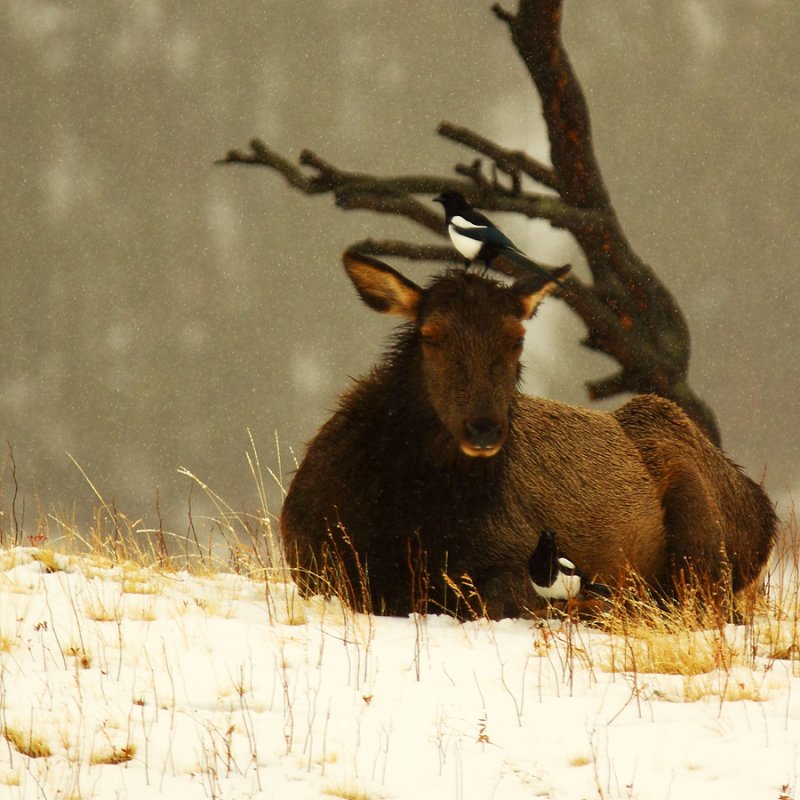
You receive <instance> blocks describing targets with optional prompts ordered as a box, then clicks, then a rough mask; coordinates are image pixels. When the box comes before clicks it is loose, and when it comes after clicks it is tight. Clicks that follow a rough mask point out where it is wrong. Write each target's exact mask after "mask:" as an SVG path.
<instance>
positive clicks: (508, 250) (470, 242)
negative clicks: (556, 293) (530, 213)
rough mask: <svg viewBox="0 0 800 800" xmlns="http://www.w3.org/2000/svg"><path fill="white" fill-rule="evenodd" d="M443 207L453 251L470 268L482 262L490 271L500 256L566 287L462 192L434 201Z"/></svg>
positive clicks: (451, 193) (440, 197)
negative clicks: (472, 204) (493, 262)
mask: <svg viewBox="0 0 800 800" xmlns="http://www.w3.org/2000/svg"><path fill="white" fill-rule="evenodd" d="M433 199H434V202H436V203H441V204H442V205H443V206H444V216H445V222H446V223H447V232H448V234H449V235H450V241H451V242H452V243H453V247H455V249H456V250H458V252H459V253H460V254H461V255H462V256H463V257H464V259H465V260H466V262H467V266H469V265H470V264H472V262H473V261H476V260H477V259H480V260H482V261H483V262H484V264H486V266H487V267H491V266H492V261H494V259H495V258H498V257H499V256H503V257H505V258H508V259H510V260H511V261H514V262H515V263H516V264H519V265H520V266H524V267H527V268H529V269H532V270H534V271H536V272H538V273H539V274H541V275H542V276H543V277H546V278H547V280H548V282H550V281H555V283H557V284H558V285H559V286H562V285H563V284H562V283H561V281H559V280H558V278H556V277H555V276H554V275H552V274H550V273H549V272H548V271H547V270H546V269H544V268H543V267H541V266H540V265H539V264H537V263H536V262H534V261H531V260H530V259H529V258H528V257H527V256H526V255H525V254H524V253H523V252H522V251H521V250H520V249H519V248H518V247H517V246H516V245H515V244H514V242H512V241H511V239H509V238H508V236H506V235H505V234H504V233H503V232H502V231H501V230H500V229H499V228H498V227H497V225H495V224H494V223H493V222H492V221H491V220H490V219H489V218H488V217H487V216H485V215H484V214H481V212H480V211H478V210H477V209H475V208H473V207H472V206H471V205H470V204H469V203H468V202H467V200H466V199H465V198H464V196H463V195H462V194H461V193H460V192H455V191H447V192H443V193H442V194H440V195H439V196H438V197H434V198H433Z"/></svg>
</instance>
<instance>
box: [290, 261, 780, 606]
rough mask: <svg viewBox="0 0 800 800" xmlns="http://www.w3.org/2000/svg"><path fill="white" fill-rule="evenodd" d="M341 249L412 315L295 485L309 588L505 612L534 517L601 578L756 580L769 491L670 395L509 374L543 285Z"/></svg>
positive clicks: (735, 583)
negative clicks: (569, 389)
mask: <svg viewBox="0 0 800 800" xmlns="http://www.w3.org/2000/svg"><path fill="white" fill-rule="evenodd" d="M344 262H345V267H346V269H347V271H348V274H349V275H350V278H351V280H352V281H353V283H354V285H355V286H356V289H357V290H358V292H359V294H360V295H361V297H362V299H363V300H364V301H365V302H366V303H367V304H368V305H370V306H371V307H372V308H374V309H376V310H378V311H382V312H386V313H395V314H399V315H401V316H404V317H405V318H406V319H407V320H408V322H409V324H408V325H406V326H404V327H403V328H402V329H400V331H399V332H398V334H397V336H396V338H395V341H394V344H393V347H392V348H391V349H390V351H389V352H388V353H387V355H386V356H385V358H384V360H383V361H382V363H380V364H379V365H378V366H377V367H375V368H374V369H373V371H372V372H371V373H370V374H369V375H367V376H366V377H364V378H362V379H360V380H359V381H357V382H356V383H355V385H354V386H353V388H352V389H351V390H350V391H349V392H347V393H346V394H345V395H344V396H343V398H342V400H341V405H340V408H339V410H338V411H337V412H336V413H335V414H334V416H333V417H332V418H331V419H330V420H329V421H328V422H327V423H326V424H325V425H324V426H323V427H322V429H321V430H320V431H319V433H318V434H317V436H316V437H315V438H314V439H313V440H312V442H311V443H310V445H309V446H308V449H307V452H306V454H305V457H304V459H303V461H302V463H301V465H300V467H299V470H298V472H297V474H296V475H295V477H294V480H293V482H292V484H291V487H290V489H289V492H288V495H287V497H286V500H285V502H284V506H283V511H282V515H281V534H282V540H283V546H284V552H285V555H286V557H287V559H288V561H289V563H290V565H291V566H292V568H293V569H294V574H295V578H296V580H297V581H298V583H299V584H300V586H301V589H302V590H303V591H304V592H331V591H333V592H338V593H339V594H341V595H342V596H344V597H345V599H346V600H347V602H349V603H350V604H351V605H353V606H354V607H356V608H362V609H363V608H369V609H372V610H374V611H376V612H380V613H389V614H406V613H408V612H410V611H414V610H417V611H423V610H428V609H432V610H446V611H449V612H452V613H465V609H464V603H468V604H470V605H472V607H473V609H475V608H484V609H485V610H486V611H487V612H488V613H489V614H490V615H491V616H492V617H502V616H516V615H519V614H521V613H524V612H525V610H526V609H528V608H532V607H534V606H536V605H537V604H538V602H539V601H538V600H537V598H536V595H535V593H534V591H533V588H532V585H531V583H530V579H529V574H528V559H529V558H530V556H531V553H532V552H533V551H534V549H535V547H536V544H537V541H538V537H539V534H540V532H541V531H542V530H543V529H545V528H551V529H553V530H555V531H557V532H558V535H559V541H560V542H561V543H562V545H563V547H564V550H565V552H568V553H569V557H570V559H571V560H573V561H574V562H575V563H576V564H577V565H578V567H579V568H580V570H581V572H582V573H583V574H584V575H586V576H587V578H588V579H589V580H593V581H599V582H601V583H604V584H609V585H611V586H613V585H615V584H617V583H618V582H619V581H620V580H622V579H623V577H624V576H626V575H627V574H629V572H630V571H633V572H635V573H636V574H637V575H638V576H640V577H641V579H642V580H644V581H645V582H646V583H647V584H648V585H650V586H652V587H653V588H654V589H656V590H658V591H662V592H670V591H672V590H673V588H674V586H675V584H676V583H677V582H678V580H679V577H680V576H681V574H686V573H687V572H689V571H690V570H686V569H685V568H686V567H690V568H691V570H693V571H696V572H698V573H701V574H703V575H705V576H707V577H708V579H709V580H720V579H722V578H723V577H724V576H725V575H730V579H731V582H732V587H733V589H734V590H738V589H741V588H743V587H744V586H746V585H748V584H749V583H751V582H752V581H753V580H754V579H755V578H756V577H757V575H758V574H759V571H760V569H761V568H762V566H763V565H764V563H765V561H766V559H767V556H768V554H769V551H770V549H771V546H772V543H773V540H774V537H775V526H776V518H775V515H774V511H773V508H772V505H771V503H770V501H769V499H768V497H767V496H766V494H765V493H764V491H763V490H762V489H761V487H759V486H758V485H757V484H755V483H754V482H753V481H751V480H750V479H749V478H748V477H746V476H745V475H744V474H743V473H742V472H741V471H740V470H739V468H738V467H736V466H735V465H734V464H733V463H732V462H730V461H729V460H728V459H727V458H725V456H723V454H722V453H721V452H720V451H719V450H718V449H717V448H716V447H715V446H714V445H713V444H712V443H711V442H710V441H709V440H708V439H707V438H706V437H705V436H704V435H703V434H702V433H701V432H700V431H699V429H698V428H697V427H696V426H695V425H694V424H693V423H692V422H691V421H690V420H689V419H688V418H687V417H686V415H685V414H684V413H683V412H682V411H681V410H680V409H679V408H678V407H677V406H675V405H674V404H673V403H671V402H669V401H667V400H664V399H661V398H658V397H655V396H649V395H648V396H639V397H636V398H634V399H633V400H631V401H630V402H628V403H627V404H626V405H624V406H622V407H621V408H620V409H618V410H617V411H615V412H612V413H609V412H602V411H592V410H588V409H584V408H579V407H575V406H569V405H565V404H563V403H558V402H554V401H551V400H545V399H541V398H535V397H530V396H526V395H524V394H522V393H521V392H520V391H519V390H518V380H519V370H520V366H519V356H520V353H521V350H522V337H523V334H524V329H523V326H522V321H523V320H525V319H527V318H529V317H530V316H531V315H532V314H533V313H534V312H535V310H536V307H537V306H538V304H539V302H541V300H542V299H543V297H544V296H545V295H546V294H547V293H548V291H549V290H550V289H551V288H552V283H550V282H546V279H545V282H543V279H542V278H541V277H538V276H536V277H534V278H531V279H523V280H521V281H517V282H516V283H515V284H513V285H512V286H503V285H501V284H499V283H497V282H495V281H492V280H489V279H487V278H485V277H482V276H479V275H474V274H470V273H467V272H465V271H463V270H454V271H450V272H448V273H446V274H445V275H443V276H440V277H438V278H435V279H434V280H433V281H432V282H431V284H430V285H429V286H428V287H427V288H425V289H420V288H419V287H418V286H416V285H415V284H413V283H412V282H410V281H408V280H407V279H406V278H404V277H403V276H402V275H400V274H399V273H397V272H395V271H394V270H392V269H391V268H390V267H388V266H386V265H385V264H382V263H381V262H379V261H377V260H375V259H372V258H369V257H367V256H362V255H358V254H356V253H352V252H348V253H346V254H345V257H344ZM726 564H727V566H725V565H726ZM445 576H446V577H445ZM478 598H480V600H478ZM459 603H460V604H461V605H460V607H459Z"/></svg>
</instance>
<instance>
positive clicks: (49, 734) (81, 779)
mask: <svg viewBox="0 0 800 800" xmlns="http://www.w3.org/2000/svg"><path fill="white" fill-rule="evenodd" d="M0 555H2V562H1V563H0V566H2V571H1V572H0V732H2V734H3V736H2V737H0V796H3V797H7V796H10V797H14V798H17V797H19V798H40V797H46V798H95V797H96V798H136V799H137V800H139V799H140V798H141V799H142V800H146V798H154V797H172V798H181V800H183V798H187V800H188V799H189V798H204V799H205V798H210V797H214V798H251V797H252V798H282V799H284V798H285V799H286V800H292V799H294V798H298V799H299V798H303V799H304V800H305V799H307V798H318V797H326V796H333V797H349V798H415V799H417V798H419V799H420V800H427V799H428V798H436V800H441V798H455V799H456V800H460V799H461V798H463V800H468V799H471V798H476V800H477V799H478V798H480V800H484V799H485V798H494V799H495V800H516V799H517V798H531V797H549V798H564V799H565V800H575V799H576V798H603V799H604V798H641V799H642V800H644V799H651V798H652V800H666V798H675V799H676V800H677V799H678V798H680V799H681V800H687V799H688V800H693V798H698V799H699V798H702V800H717V798H719V800H722V799H723V798H724V800H732V799H733V798H748V800H751V799H752V798H769V799H770V800H778V798H781V797H783V798H790V797H792V796H793V794H792V793H793V792H794V791H795V787H796V786H797V781H798V771H799V770H800V677H798V671H797V661H796V658H795V659H780V658H778V657H777V656H776V655H775V653H776V652H777V649H776V646H775V641H777V639H779V638H780V636H779V635H778V636H776V635H772V636H770V635H768V628H767V627H765V628H764V629H763V630H762V629H760V628H757V626H751V627H750V628H748V629H745V628H742V627H740V628H736V627H734V626H728V627H727V628H726V629H725V630H724V638H725V641H726V642H728V643H729V644H730V650H727V651H726V652H728V653H734V652H735V653H737V654H738V658H737V660H736V663H735V664H728V666H727V668H720V666H719V662H720V658H719V657H718V656H715V657H716V659H717V663H718V666H717V668H716V669H711V670H709V671H707V672H702V673H699V674H697V675H685V674H654V673H646V672H644V671H643V670H642V669H638V670H637V671H628V672H625V671H619V666H618V669H617V671H611V669H610V667H609V665H610V664H611V663H612V654H615V655H614V658H616V659H617V664H618V665H619V663H620V659H623V658H624V657H625V652H626V651H625V649H624V648H625V647H627V646H628V645H626V644H625V643H623V644H622V645H620V643H619V642H616V643H615V640H614V639H613V637H611V636H610V635H609V634H606V633H603V632H601V631H599V630H597V629H594V628H590V627H587V626H584V625H577V624H573V623H568V622H563V621H555V620H554V621H548V622H547V623H546V624H543V623H538V622H532V621H530V620H504V621H502V622H497V623H491V622H487V621H477V622H470V623H463V624H461V623H458V622H456V621H454V620H452V619H450V618H446V617H436V616H430V617H427V618H420V617H412V618H408V619H396V618H380V617H370V616H365V615H355V614H352V613H350V612H347V611H345V610H343V609H342V608H340V607H339V605H338V604H337V603H336V602H335V601H323V600H322V599H320V598H314V599H311V600H302V599H300V598H298V597H297V596H296V595H295V594H294V591H293V587H292V585H291V584H289V583H282V582H280V581H279V580H273V581H270V582H269V583H267V582H264V581H255V580H250V579H248V578H245V577H242V576H238V575H232V574H212V575H209V576H205V577H203V576H196V575H190V574H188V573H177V574H176V573H169V572H163V573H162V572H158V571H157V570H152V569H144V568H141V567H136V566H133V565H110V564H107V563H104V562H102V561H100V560H99V559H92V558H86V557H84V558H77V557H65V556H54V555H53V554H52V553H51V554H50V556H49V558H44V557H42V556H41V554H39V553H38V552H37V551H35V550H33V549H31V548H25V549H22V548H20V549H16V550H12V551H6V552H4V553H2V554H0ZM765 625H766V623H765ZM791 630H792V631H795V628H792V629H791ZM773 634H774V632H773ZM714 635H720V634H719V632H716V634H714ZM714 635H711V634H708V633H705V632H699V633H697V634H689V635H688V636H689V638H688V639H687V640H686V641H687V642H694V641H696V642H699V643H700V644H702V643H706V644H708V643H710V645H709V646H710V647H711V650H710V651H709V652H710V653H711V654H712V656H713V654H714V653H716V652H717V650H716V649H714V646H713V645H714V642H716V641H717V640H716V639H714ZM787 635H788V634H787ZM792 636H793V634H792V635H791V636H789V638H788V639H787V642H789V643H791V642H793V641H794V640H793V638H792ZM692 637H699V638H697V639H696V640H695V639H693V638H692ZM692 646H694V645H692ZM615 647H616V648H617V650H616V651H615V650H614V648H615ZM620 647H621V648H623V649H622V650H620V649H619V648H620ZM770 652H771V653H772V655H771V656H770ZM795 656H796V653H795ZM37 748H38V750H37ZM21 751H25V752H27V753H30V755H25V754H23V752H21ZM45 751H46V752H49V755H47V754H45ZM34 756H35V757H34Z"/></svg>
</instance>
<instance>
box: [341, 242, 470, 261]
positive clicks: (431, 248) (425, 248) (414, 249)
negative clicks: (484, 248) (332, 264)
mask: <svg viewBox="0 0 800 800" xmlns="http://www.w3.org/2000/svg"><path fill="white" fill-rule="evenodd" d="M348 249H349V250H356V251H358V252H359V253H364V254H365V255H369V256H396V257H398V258H407V259H409V260H411V261H443V262H451V263H453V264H463V263H464V259H463V257H462V256H461V255H459V253H458V252H456V250H455V249H454V248H452V247H448V246H446V245H438V244H415V243H413V242H402V241H397V240H394V239H362V240H361V241H360V242H354V243H353V244H351V245H350V246H349V247H348Z"/></svg>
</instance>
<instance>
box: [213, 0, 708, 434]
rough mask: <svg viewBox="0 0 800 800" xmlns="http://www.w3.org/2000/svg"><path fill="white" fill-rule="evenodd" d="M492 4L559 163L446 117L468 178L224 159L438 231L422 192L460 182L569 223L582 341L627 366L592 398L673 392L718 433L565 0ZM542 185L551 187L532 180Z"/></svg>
mask: <svg viewBox="0 0 800 800" xmlns="http://www.w3.org/2000/svg"><path fill="white" fill-rule="evenodd" d="M492 11H493V12H494V14H495V16H496V18H497V19H498V20H499V21H500V22H501V23H502V24H505V25H506V26H507V28H508V31H509V33H510V35H511V41H512V43H513V44H514V47H515V48H516V50H517V53H518V55H519V57H520V58H521V59H522V61H523V62H524V64H525V66H526V68H527V70H528V73H529V74H530V76H531V79H532V80H533V83H534V85H535V86H536V89H537V91H538V93H539V96H540V97H541V101H542V113H543V115H544V119H545V122H546V124H547V130H548V136H549V139H550V160H551V162H552V166H549V165H547V164H543V163H541V162H539V161H537V160H535V159H533V158H531V157H530V156H528V155H527V154H526V153H524V152H521V151H518V150H509V149H507V148H505V147H503V146H501V145H499V144H497V143H495V142H493V141H490V140H489V139H487V138H485V137H483V136H481V135H480V134H478V133H476V132H474V131H472V130H469V129H468V128H464V127H460V126H457V125H453V124H451V123H447V122H443V123H441V124H440V125H439V128H438V133H439V135H441V136H444V137H446V138H448V139H451V140H453V141H455V142H458V143H459V144H461V145H463V146H464V147H465V148H467V149H469V150H471V151H473V152H474V153H476V154H478V156H479V157H477V158H475V159H474V160H473V161H472V162H471V163H468V164H457V165H456V166H455V173H456V175H457V176H458V177H449V176H435V175H400V176H377V175H369V174H365V173H361V172H350V171H347V170H343V169H340V168H339V167H336V166H334V165H333V164H330V163H328V162H327V161H325V160H324V159H323V158H321V157H320V156H319V155H317V154H316V153H312V152H311V151H309V150H304V151H303V152H302V153H301V154H300V158H299V163H298V164H295V163H293V162H291V161H289V160H287V159H286V158H284V157H283V156H281V155H279V154H278V153H276V152H274V151H272V150H270V149H269V147H267V146H266V145H265V144H264V143H263V142H261V141H260V140H258V139H253V140H252V141H251V142H250V151H249V152H246V153H243V152H240V151H238V150H231V151H230V152H229V153H228V155H227V156H226V157H225V158H224V159H221V161H220V162H219V163H225V164H253V165H258V166H264V167H269V168H270V169H273V170H276V171H277V172H279V173H280V174H282V175H283V176H284V178H285V179H286V180H287V181H288V183H289V184H290V185H291V186H293V187H294V188H295V189H298V190H299V191H302V192H305V193H306V194H321V193H331V194H332V195H333V197H334V199H335V202H336V205H337V206H339V207H340V208H343V209H346V210H355V209H361V210H369V211H377V212H381V213H386V214H399V215H401V216H404V217H406V218H408V219H410V220H413V221H414V222H416V223H418V224H419V225H421V226H423V227H425V228H427V229H428V230H430V231H433V232H434V233H436V234H439V235H440V236H446V230H445V225H444V220H443V218H442V216H441V214H440V213H439V211H438V209H437V210H435V211H434V210H433V209H432V207H431V206H430V204H429V203H427V202H425V203H423V202H421V201H420V200H419V199H418V198H417V195H421V196H423V197H424V199H425V200H426V201H427V200H429V199H430V197H431V196H432V195H434V194H437V193H440V192H442V191H445V190H447V189H455V190H457V191H459V192H461V193H462V194H463V195H464V196H465V197H466V198H467V199H468V200H469V201H470V202H471V203H472V204H473V205H475V206H477V207H479V208H482V209H487V210H490V211H505V212H515V213H518V214H522V215H524V216H526V217H528V218H530V219H543V220H547V221H548V222H549V223H550V224H551V225H553V226H555V227H557V228H563V229H565V230H568V231H569V232H570V233H571V234H572V235H573V236H574V237H575V240H576V241H577V242H578V244H579V246H580V247H581V249H582V250H583V252H584V254H585V256H586V260H587V262H588V265H589V269H590V270H591V275H592V283H591V284H585V283H583V282H581V281H580V280H578V279H577V278H575V277H574V276H573V277H569V278H568V279H566V280H565V281H564V284H565V285H564V287H563V288H562V289H560V290H559V291H558V296H560V297H561V298H562V299H563V300H564V301H565V302H566V303H568V304H569V306H570V307H571V308H572V309H573V311H575V313H576V314H578V315H579V316H580V318H581V319H582V320H583V322H584V324H585V325H586V328H587V335H586V338H585V339H584V340H583V342H582V344H583V345H584V346H586V347H588V348H590V349H592V350H596V351H599V352H601V353H605V354H607V355H609V356H611V357H612V358H613V359H615V360H616V361H617V362H618V363H619V365H620V369H619V370H618V371H617V372H615V373H614V374H612V375H609V376H608V377H606V378H603V379H601V380H597V381H591V382H588V383H587V389H588V392H589V397H590V398H591V399H593V400H598V399H602V398H606V397H612V396H614V395H617V394H620V393H622V392H635V393H653V394H658V395H661V396H663V397H667V398H669V399H670V400H673V401H674V402H676V403H677V404H678V405H680V406H681V407H682V408H683V409H684V410H685V411H686V412H687V414H688V415H689V416H690V417H692V419H694V421H695V422H696V423H697V424H698V425H699V426H700V427H701V428H702V429H703V430H704V431H705V432H706V433H707V434H708V436H709V438H711V440H712V441H714V442H715V443H716V444H719V443H720V433H719V428H718V425H717V421H716V418H715V415H714V413H713V411H712V410H711V409H710V408H709V406H708V405H706V403H705V402H703V400H701V399H700V398H699V397H698V396H697V395H696V394H695V393H694V392H693V391H692V389H691V387H690V386H689V383H688V377H687V373H688V368H689V355H690V338H689V330H688V327H687V325H686V320H685V319H684V317H683V314H682V313H681V310H680V308H679V307H678V305H677V303H676V302H675V299H674V298H673V297H672V295H671V294H670V292H669V291H668V290H667V289H666V287H665V286H664V285H663V284H662V283H661V282H660V281H659V280H658V278H657V277H656V275H655V273H654V272H653V270H652V269H651V267H650V266H649V265H648V264H646V263H645V262H644V261H642V259H641V258H640V257H639V256H638V255H637V254H636V253H635V252H634V251H633V249H632V248H631V246H630V244H629V242H628V241H627V239H626V237H625V233H624V231H623V230H622V227H621V225H620V223H619V220H618V218H617V215H616V213H615V211H614V208H613V206H612V204H611V199H610V197H609V194H608V190H607V189H606V186H605V182H604V181H603V176H602V174H601V172H600V167H599V165H598V163H597V158H596V156H595V153H594V148H593V145H592V133H591V124H590V119H589V111H588V108H587V105H586V100H585V98H584V95H583V91H582V89H581V85H580V83H579V82H578V79H577V77H576V75H575V73H574V71H573V69H572V65H571V64H570V61H569V57H568V55H567V52H566V50H565V49H564V45H563V42H562V41H561V14H562V0H519V5H518V8H517V11H516V13H511V12H509V11H507V10H505V9H504V8H502V7H501V6H500V5H499V4H495V5H494V6H493V8H492ZM534 184H538V185H539V186H540V187H545V188H546V189H547V190H549V191H547V192H542V191H534V190H531V189H529V188H527V187H528V186H531V185H534ZM352 247H353V248H355V249H358V250H361V251H362V252H364V253H371V254H374V255H393V256H400V257H404V258H412V259H426V260H439V261H452V262H459V261H460V260H461V259H460V257H459V256H458V254H457V253H456V251H455V250H454V249H453V248H451V247H449V246H445V245H432V244H418V243H411V242H405V241H395V240H386V239H367V240H365V241H362V242H358V243H356V244H353V245H352ZM492 266H493V268H495V269H501V270H502V271H504V272H506V273H507V274H509V275H513V276H516V275H519V274H520V272H521V271H522V270H523V268H522V267H520V266H519V265H517V264H514V263H512V262H510V261H509V260H503V259H495V261H494V262H493V264H492Z"/></svg>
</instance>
